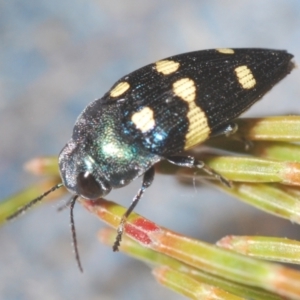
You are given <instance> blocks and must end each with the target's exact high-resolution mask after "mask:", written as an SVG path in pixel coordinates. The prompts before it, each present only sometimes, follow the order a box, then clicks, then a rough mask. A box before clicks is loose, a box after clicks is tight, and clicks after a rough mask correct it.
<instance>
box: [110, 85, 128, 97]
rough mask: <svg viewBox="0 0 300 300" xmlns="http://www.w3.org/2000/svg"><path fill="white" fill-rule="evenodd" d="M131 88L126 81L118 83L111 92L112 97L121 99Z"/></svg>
mask: <svg viewBox="0 0 300 300" xmlns="http://www.w3.org/2000/svg"><path fill="white" fill-rule="evenodd" d="M129 88H130V85H129V83H128V82H126V81H122V82H120V83H118V84H117V85H116V86H115V87H114V88H113V89H112V90H111V91H110V96H111V97H113V98H115V97H119V96H121V95H122V94H124V93H125V92H126V91H127V90H128V89H129Z"/></svg>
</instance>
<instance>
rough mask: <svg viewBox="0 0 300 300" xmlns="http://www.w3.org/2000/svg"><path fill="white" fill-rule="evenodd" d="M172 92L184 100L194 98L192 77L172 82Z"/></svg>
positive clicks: (194, 87) (194, 91) (190, 100)
mask: <svg viewBox="0 0 300 300" xmlns="http://www.w3.org/2000/svg"><path fill="white" fill-rule="evenodd" d="M173 92H174V94H175V95H176V96H178V97H180V98H181V99H182V100H184V101H186V102H192V101H194V100H195V99H196V86H195V83H194V81H193V80H192V79H190V78H182V79H179V80H177V81H175V82H174V83H173Z"/></svg>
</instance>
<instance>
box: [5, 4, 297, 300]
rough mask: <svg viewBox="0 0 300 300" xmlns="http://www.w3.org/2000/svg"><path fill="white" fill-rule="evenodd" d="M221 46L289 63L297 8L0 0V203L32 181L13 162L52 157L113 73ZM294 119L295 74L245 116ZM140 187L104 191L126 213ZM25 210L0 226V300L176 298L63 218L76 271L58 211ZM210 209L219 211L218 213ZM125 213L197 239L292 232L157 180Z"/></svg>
mask: <svg viewBox="0 0 300 300" xmlns="http://www.w3.org/2000/svg"><path fill="white" fill-rule="evenodd" d="M215 47H219V48H223V47H265V48H278V49H287V50H288V51H289V52H291V53H293V54H294V55H295V61H296V62H298V64H299V62H300V2H299V1H297V0H265V1H260V0H251V1H250V0H244V1H240V0H230V1H229V0H223V1H217V0H210V1H199V0H186V1H179V0H165V1H159V0H144V1H136V0H123V1H109V0H72V1H71V0H61V1H57V0H53V1H46V0H38V1H37V0H27V1H22V0H10V1H3V0H2V1H0V199H3V198H5V197H7V196H9V195H10V194H12V193H14V192H17V191H19V190H21V189H22V188H24V187H26V186H27V185H29V184H32V183H34V182H36V181H37V180H38V178H35V177H34V176H28V175H27V174H26V173H25V172H24V171H23V169H22V166H23V164H24V163H25V162H26V161H27V160H29V159H31V158H32V157H35V156H39V155H57V154H58V153H59V151H60V150H61V148H62V147H63V146H64V144H65V143H66V141H67V140H68V139H69V137H70V135H71V132H72V127H73V124H74V122H75V120H76V117H77V116H78V114H79V113H80V112H81V111H82V110H83V108H84V107H85V106H86V105H87V104H88V103H89V102H91V101H92V100H94V99H96V98H99V97H101V96H102V95H103V94H104V93H105V92H106V91H107V90H108V89H109V88H110V87H111V86H112V84H113V83H114V82H115V81H116V80H118V79H119V78H120V77H121V76H123V75H125V74H127V73H129V72H131V71H133V70H135V69H137V68H139V67H142V66H144V65H146V64H148V63H151V62H154V61H156V60H158V59H161V58H164V57H167V56H170V55H173V54H179V53H183V52H188V51H193V50H200V49H208V48H215ZM286 113H297V114H299V113H300V73H299V69H295V70H294V71H293V73H292V74H291V75H290V76H288V77H287V78H286V79H285V80H284V81H283V82H281V83H280V84H279V85H278V86H276V87H275V88H274V89H273V90H272V91H271V92H270V93H268V95H266V96H265V97H264V99H263V101H260V102H259V103H257V104H256V105H255V106H254V107H252V108H251V110H250V111H249V112H247V114H246V115H247V116H267V115H278V114H286ZM139 186H140V180H137V181H135V182H133V183H132V184H130V185H129V186H128V187H126V188H123V189H121V190H116V191H114V192H113V193H111V194H110V195H109V197H108V198H109V199H113V200H114V201H117V202H119V203H120V204H122V205H124V206H128V205H129V203H130V201H131V199H132V197H133V196H134V194H135V193H136V191H137V189H138V188H139ZM58 205H59V204H55V203H50V204H46V205H42V206H40V207H39V208H37V209H33V210H32V211H30V212H28V213H27V214H26V215H25V216H22V217H21V218H19V219H18V220H16V221H14V222H10V223H8V224H6V225H5V226H4V227H2V228H0V245H1V246H0V298H1V299H20V300H23V299H30V300H35V299H39V300H40V299H43V300H48V299H55V300H60V299H64V300H68V299H89V300H92V299H145V300H146V299H166V298H167V297H170V298H171V299H183V297H181V296H178V295H175V294H173V293H172V292H171V291H168V290H166V289H164V288H163V287H160V286H158V284H157V283H156V282H155V280H154V279H153V278H152V275H151V272H150V269H149V268H148V267H147V266H145V265H144V264H142V263H140V262H137V261H134V260H133V259H131V258H129V257H126V256H125V255H123V254H122V253H113V252H112V251H111V249H110V248H108V247H106V246H104V245H101V244H100V243H99V242H98V241H97V239H96V233H97V231H98V229H99V228H101V227H103V226H104V225H103V224H101V222H99V221H98V220H97V219H96V218H95V217H93V216H91V215H90V214H89V213H88V212H86V211H85V210H84V209H83V208H82V207H80V206H79V205H78V206H77V207H76V210H75V218H76V225H77V236H78V240H79V247H80V255H81V259H82V263H83V266H84V269H85V272H84V274H80V272H79V271H78V269H77V265H76V263H75V259H74V255H73V253H72V247H71V236H70V230H69V212H68V210H66V211H64V212H61V213H57V212H56V208H57V206H58ZM220 208H221V209H220ZM136 211H137V212H138V213H140V214H142V215H144V216H145V217H147V218H149V219H151V220H153V221H155V222H157V223H158V224H160V225H163V226H166V227H168V228H170V229H172V230H175V231H178V232H180V233H182V234H186V235H189V236H192V237H195V238H198V239H202V240H205V241H208V242H215V241H216V240H217V239H219V238H221V237H222V236H224V235H227V234H249V235H251V234H257V235H264V234H266V235H270V236H286V237H290V238H297V239H300V233H299V232H300V230H299V226H297V225H293V224H291V223H290V222H287V221H283V220H280V219H278V218H275V217H272V216H267V215H266V214H264V213H262V212H259V211H257V210H256V209H254V208H251V207H249V206H247V205H246V204H243V203H240V202H238V201H236V200H235V199H232V198H231V197H229V196H226V195H224V194H222V193H220V192H219V191H216V190H213V189H212V188H210V187H207V186H202V185H201V186H200V185H199V186H197V187H196V188H193V187H192V186H183V185H180V184H179V183H178V182H177V181H176V179H175V178H174V176H173V177H172V176H162V175H158V176H157V177H156V180H155V182H154V184H153V186H152V187H151V189H149V190H148V191H147V193H146V195H145V197H144V198H143V200H142V201H141V202H140V204H139V205H138V207H137V209H136Z"/></svg>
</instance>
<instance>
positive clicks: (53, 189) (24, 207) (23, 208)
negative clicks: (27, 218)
mask: <svg viewBox="0 0 300 300" xmlns="http://www.w3.org/2000/svg"><path fill="white" fill-rule="evenodd" d="M62 186H63V184H62V183H58V184H57V185H55V186H53V187H52V188H51V189H50V190H48V191H47V192H45V193H44V194H42V195H40V196H39V197H37V198H35V199H33V200H31V201H30V202H29V203H27V204H26V205H24V206H22V207H21V208H19V209H18V210H17V211H16V212H15V213H13V214H12V215H10V216H8V217H7V218H6V220H12V219H15V218H16V217H18V216H19V215H21V214H22V213H24V212H25V211H27V210H28V209H29V208H31V207H32V206H34V205H35V204H37V203H38V202H40V201H41V200H43V199H44V197H46V196H47V195H49V194H50V193H52V192H54V191H55V190H57V189H59V188H61V187H62Z"/></svg>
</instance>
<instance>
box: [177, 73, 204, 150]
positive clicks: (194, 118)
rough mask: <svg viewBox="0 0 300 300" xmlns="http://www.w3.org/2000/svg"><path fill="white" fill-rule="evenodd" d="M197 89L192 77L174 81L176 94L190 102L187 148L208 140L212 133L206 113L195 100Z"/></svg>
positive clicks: (186, 137)
mask: <svg viewBox="0 0 300 300" xmlns="http://www.w3.org/2000/svg"><path fill="white" fill-rule="evenodd" d="M196 90H197V88H196V85H195V82H194V81H193V80H192V79H190V78H182V79H179V80H177V81H176V82H174V83H173V92H174V94H175V95H176V96H178V97H180V98H181V99H182V100H183V101H185V102H187V103H188V113H187V119H188V121H189V128H188V131H187V133H186V135H185V146H184V149H185V150H187V149H190V148H191V147H193V146H195V145H196V144H199V143H200V142H202V141H204V140H206V139H207V138H208V136H209V133H210V129H209V126H208V122H207V118H206V115H205V113H204V111H203V110H202V109H201V108H200V107H199V106H198V105H197V103H196V102H195V100H196Z"/></svg>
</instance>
